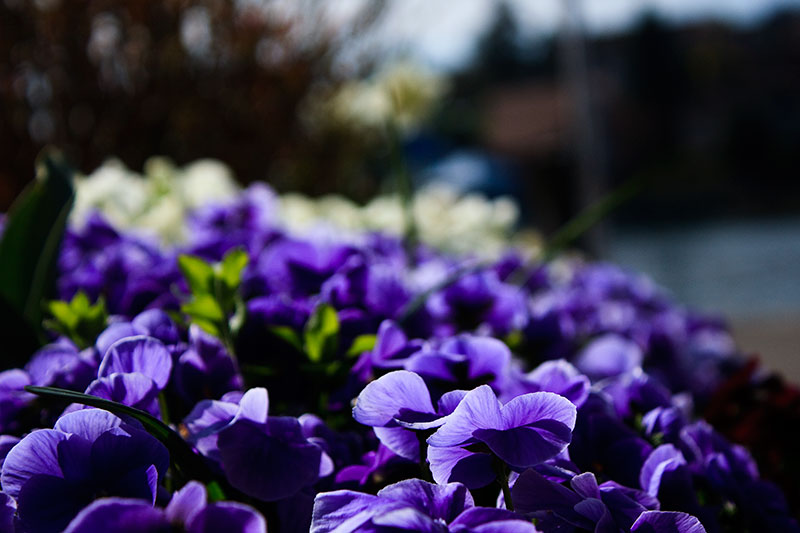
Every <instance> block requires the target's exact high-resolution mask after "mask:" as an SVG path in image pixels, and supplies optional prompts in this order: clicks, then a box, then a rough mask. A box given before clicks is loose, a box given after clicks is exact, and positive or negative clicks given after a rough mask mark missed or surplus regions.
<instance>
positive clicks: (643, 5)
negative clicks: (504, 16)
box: [378, 0, 800, 69]
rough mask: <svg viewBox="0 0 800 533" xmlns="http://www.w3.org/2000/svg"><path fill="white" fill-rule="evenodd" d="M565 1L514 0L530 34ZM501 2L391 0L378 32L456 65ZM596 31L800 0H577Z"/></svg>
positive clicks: (742, 19) (743, 12)
mask: <svg viewBox="0 0 800 533" xmlns="http://www.w3.org/2000/svg"><path fill="white" fill-rule="evenodd" d="M563 1H564V0H510V1H509V3H510V5H511V6H512V8H513V9H514V11H515V12H516V14H517V16H518V18H519V20H520V22H521V26H522V27H523V29H524V30H525V32H526V33H527V34H529V35H535V34H537V33H538V34H546V33H550V32H552V31H553V30H554V29H555V28H557V27H558V25H559V22H560V20H561V18H562V16H563V13H562V6H563ZM496 3H497V1H496V0H390V1H389V9H390V16H388V17H386V23H385V25H384V27H382V28H380V30H379V32H378V34H379V35H380V40H381V41H382V43H381V44H382V45H384V46H386V45H390V46H395V45H396V46H400V47H404V48H406V49H407V50H408V51H409V52H411V54H412V55H413V56H415V57H417V58H419V59H421V60H422V61H423V62H425V63H428V64H429V65H431V66H433V67H438V68H445V69H446V68H451V67H453V66H456V65H458V64H459V63H460V62H462V61H464V60H465V59H466V58H468V57H469V55H470V53H471V51H472V48H473V45H474V43H475V39H476V37H477V36H478V35H480V34H481V33H482V32H483V31H484V30H485V28H486V25H487V24H488V23H489V22H490V21H491V19H492V12H493V9H494V6H495V5H496ZM577 3H578V4H579V5H580V6H581V11H582V17H583V20H584V23H585V26H586V28H587V29H588V30H589V31H590V32H595V33H605V32H613V31H617V30H620V29H623V28H624V27H625V26H626V25H628V24H630V23H631V22H632V21H635V20H636V19H637V18H638V17H639V16H641V14H642V13H644V12H645V11H648V10H650V11H655V12H657V13H658V14H660V15H662V16H663V17H664V18H665V19H666V20H669V21H674V22H682V21H687V20H697V19H703V18H709V17H713V18H720V19H725V20H731V21H734V22H737V23H742V24H747V23H749V22H752V21H755V20H758V19H759V18H761V17H763V16H765V15H767V14H769V13H771V12H773V11H774V10H776V9H777V8H779V7H782V6H793V7H795V8H800V0H577Z"/></svg>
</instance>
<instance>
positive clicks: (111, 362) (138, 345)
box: [97, 335, 172, 390]
mask: <svg viewBox="0 0 800 533" xmlns="http://www.w3.org/2000/svg"><path fill="white" fill-rule="evenodd" d="M133 372H138V373H139V374H143V375H145V376H147V377H148V378H150V379H151V380H153V383H155V385H156V387H157V388H158V390H163V389H164V388H165V387H166V386H167V383H168V382H169V377H170V373H171V372H172V357H171V356H170V353H169V351H168V350H167V348H166V347H165V346H164V344H163V343H162V342H161V341H159V340H158V339H155V338H153V337H148V336H145V335H138V336H135V337H125V338H123V339H121V340H118V341H117V342H115V343H114V344H112V345H111V347H109V348H108V351H107V352H106V353H105V355H104V356H103V360H102V361H101V362H100V368H99V369H98V371H97V376H98V377H100V378H103V377H107V376H110V375H111V374H114V373H133Z"/></svg>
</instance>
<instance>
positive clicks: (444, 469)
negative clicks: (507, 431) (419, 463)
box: [428, 446, 497, 489]
mask: <svg viewBox="0 0 800 533" xmlns="http://www.w3.org/2000/svg"><path fill="white" fill-rule="evenodd" d="M428 463H429V464H430V469H431V475H432V476H433V480H434V481H436V483H439V484H440V485H443V484H445V483H452V482H458V483H463V484H464V485H466V486H467V488H470V489H477V488H480V487H485V486H486V485H488V484H489V483H491V482H492V481H494V480H495V478H496V477H497V474H496V473H495V471H494V468H493V466H492V463H493V457H492V456H491V455H490V454H488V453H474V452H471V451H469V450H467V449H465V448H461V447H460V446H452V447H435V446H428Z"/></svg>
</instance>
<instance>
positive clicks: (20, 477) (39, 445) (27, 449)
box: [0, 429, 69, 500]
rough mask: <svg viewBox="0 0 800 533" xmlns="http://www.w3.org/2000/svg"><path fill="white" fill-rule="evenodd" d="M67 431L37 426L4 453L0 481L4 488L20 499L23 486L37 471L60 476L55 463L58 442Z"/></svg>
mask: <svg viewBox="0 0 800 533" xmlns="http://www.w3.org/2000/svg"><path fill="white" fill-rule="evenodd" d="M68 438H69V436H68V435H66V434H65V433H62V432H60V431H56V430H53V429H39V430H36V431H34V432H32V433H30V434H28V435H27V436H26V437H25V438H24V439H22V440H21V441H20V442H19V443H18V444H17V445H16V446H14V447H13V448H11V451H10V452H8V455H6V460H5V461H4V462H3V472H2V475H1V476H0V484H1V485H2V486H3V492H5V493H6V494H8V495H9V496H11V497H12V498H14V499H15V500H19V492H20V490H21V489H22V486H23V485H24V484H25V482H27V481H28V480H29V479H30V478H32V477H33V476H36V475H47V476H57V477H62V476H63V473H62V472H61V465H59V464H58V445H59V444H60V443H61V442H63V441H65V440H67V439H68Z"/></svg>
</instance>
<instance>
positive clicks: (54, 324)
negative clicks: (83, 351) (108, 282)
mask: <svg viewBox="0 0 800 533" xmlns="http://www.w3.org/2000/svg"><path fill="white" fill-rule="evenodd" d="M46 308H47V311H48V312H49V313H50V314H51V315H53V318H54V320H46V321H45V326H46V327H48V328H49V329H52V330H54V331H57V332H59V333H62V334H64V335H66V336H67V337H69V338H70V339H72V341H73V342H75V344H77V345H78V346H79V347H80V348H86V347H88V346H89V345H91V344H93V343H94V340H95V339H96V338H97V336H98V335H99V334H100V333H102V331H103V330H104V329H105V327H106V323H107V322H108V312H107V311H106V304H105V300H103V298H102V297H100V298H98V300H97V302H96V303H94V304H91V303H89V297H88V296H86V293H84V292H83V291H78V293H77V294H76V295H75V296H74V297H73V298H72V301H70V302H64V301H59V300H56V301H51V302H48V303H47V305H46Z"/></svg>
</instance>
